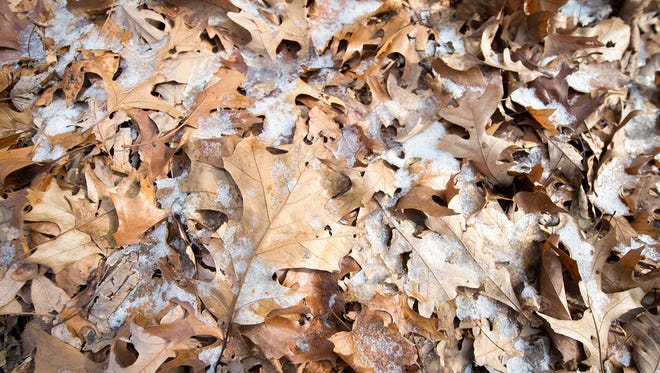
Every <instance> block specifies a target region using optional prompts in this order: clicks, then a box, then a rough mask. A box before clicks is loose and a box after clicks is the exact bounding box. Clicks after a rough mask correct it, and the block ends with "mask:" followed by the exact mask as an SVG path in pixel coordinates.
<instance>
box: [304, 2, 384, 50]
mask: <svg viewBox="0 0 660 373" xmlns="http://www.w3.org/2000/svg"><path fill="white" fill-rule="evenodd" d="M381 4H382V3H381V2H380V1H375V0H366V1H353V2H351V4H350V7H349V8H346V5H345V4H344V3H342V2H339V1H334V0H318V1H316V2H315V3H314V6H315V7H316V9H323V15H322V16H321V17H316V18H312V19H311V20H310V22H309V24H310V27H311V28H312V29H313V30H314V32H312V33H311V35H312V42H313V43H314V46H315V47H316V49H317V50H324V49H325V47H326V46H327V45H328V42H329V41H330V39H332V37H333V36H335V35H336V34H337V33H338V32H339V31H341V29H342V28H343V27H344V25H350V24H353V23H354V22H355V21H357V20H358V19H360V18H363V17H365V16H368V15H370V14H372V13H373V12H375V11H376V10H377V9H378V8H379V7H380V6H381Z"/></svg>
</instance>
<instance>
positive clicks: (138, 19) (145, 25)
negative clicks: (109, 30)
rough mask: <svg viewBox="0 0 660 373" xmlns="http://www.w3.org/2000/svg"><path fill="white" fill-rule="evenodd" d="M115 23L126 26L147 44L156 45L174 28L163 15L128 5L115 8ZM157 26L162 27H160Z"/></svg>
mask: <svg viewBox="0 0 660 373" xmlns="http://www.w3.org/2000/svg"><path fill="white" fill-rule="evenodd" d="M115 9H116V10H115V12H114V15H115V22H117V23H119V24H124V25H126V26H127V28H128V30H129V31H130V32H132V33H135V34H136V35H139V36H140V37H142V38H143V39H144V40H145V41H146V42H147V43H150V44H152V43H155V42H157V41H159V40H161V39H163V38H164V37H166V36H167V35H168V34H169V33H170V30H171V28H172V26H170V24H169V22H167V20H166V19H165V17H163V16H162V15H160V14H158V13H156V12H154V11H153V10H149V9H138V8H134V7H130V6H126V5H122V6H119V7H117V8H115ZM156 25H162V27H158V26H156Z"/></svg>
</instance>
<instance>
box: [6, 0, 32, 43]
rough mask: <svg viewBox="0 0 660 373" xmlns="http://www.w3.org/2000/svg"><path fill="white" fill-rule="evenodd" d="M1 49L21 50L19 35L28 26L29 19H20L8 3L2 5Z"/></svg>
mask: <svg viewBox="0 0 660 373" xmlns="http://www.w3.org/2000/svg"><path fill="white" fill-rule="evenodd" d="M0 14H2V15H1V16H0V35H2V38H0V48H8V49H19V48H20V47H21V44H20V40H19V34H20V32H21V31H22V30H23V28H25V26H27V19H24V18H23V19H21V18H19V17H18V14H17V12H13V11H12V10H11V9H10V8H9V3H8V2H2V3H1V4H0Z"/></svg>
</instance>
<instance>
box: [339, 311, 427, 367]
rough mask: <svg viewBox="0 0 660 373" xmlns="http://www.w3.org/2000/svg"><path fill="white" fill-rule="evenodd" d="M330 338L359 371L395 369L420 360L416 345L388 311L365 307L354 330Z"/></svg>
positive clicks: (345, 358)
mask: <svg viewBox="0 0 660 373" xmlns="http://www.w3.org/2000/svg"><path fill="white" fill-rule="evenodd" d="M330 341H332V343H334V344H335V352H336V353H337V354H339V355H340V356H341V357H342V358H344V360H346V362H348V363H349V364H350V366H351V368H353V369H355V371H356V372H392V371H398V370H400V369H401V368H403V367H409V366H412V365H414V364H415V362H416V361H417V353H416V350H415V348H414V346H413V344H412V343H411V342H410V341H408V340H407V339H406V338H404V337H403V336H401V334H399V331H398V330H397V328H396V325H395V324H394V323H393V322H392V320H391V317H390V316H389V315H388V314H387V313H385V312H379V311H371V310H369V309H363V310H362V312H360V314H359V315H358V317H357V318H356V319H355V323H353V330H351V331H350V332H339V333H337V334H335V335H333V336H332V337H330Z"/></svg>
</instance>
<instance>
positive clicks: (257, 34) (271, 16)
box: [227, 0, 310, 61]
mask: <svg viewBox="0 0 660 373" xmlns="http://www.w3.org/2000/svg"><path fill="white" fill-rule="evenodd" d="M304 4H305V2H304V1H302V0H294V1H291V2H290V3H289V2H284V1H283V2H279V3H278V8H279V9H273V8H271V9H263V8H262V9H261V11H259V10H258V9H255V7H254V6H253V7H252V9H250V8H247V7H245V8H246V9H245V10H243V11H241V12H240V13H234V12H229V13H227V16H228V17H229V19H231V20H232V21H234V22H236V23H237V24H239V25H240V26H241V27H243V28H244V29H246V30H247V31H249V32H250V34H251V35H252V41H251V42H250V44H248V45H249V47H251V48H254V49H256V50H264V51H266V53H268V55H269V56H270V58H271V59H272V60H273V61H276V60H277V48H278V47H279V46H280V43H282V41H284V40H288V41H293V42H296V43H298V45H299V46H300V53H303V54H307V53H308V51H309V46H310V37H309V32H308V27H309V26H308V22H307V8H306V7H305V6H304Z"/></svg>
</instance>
